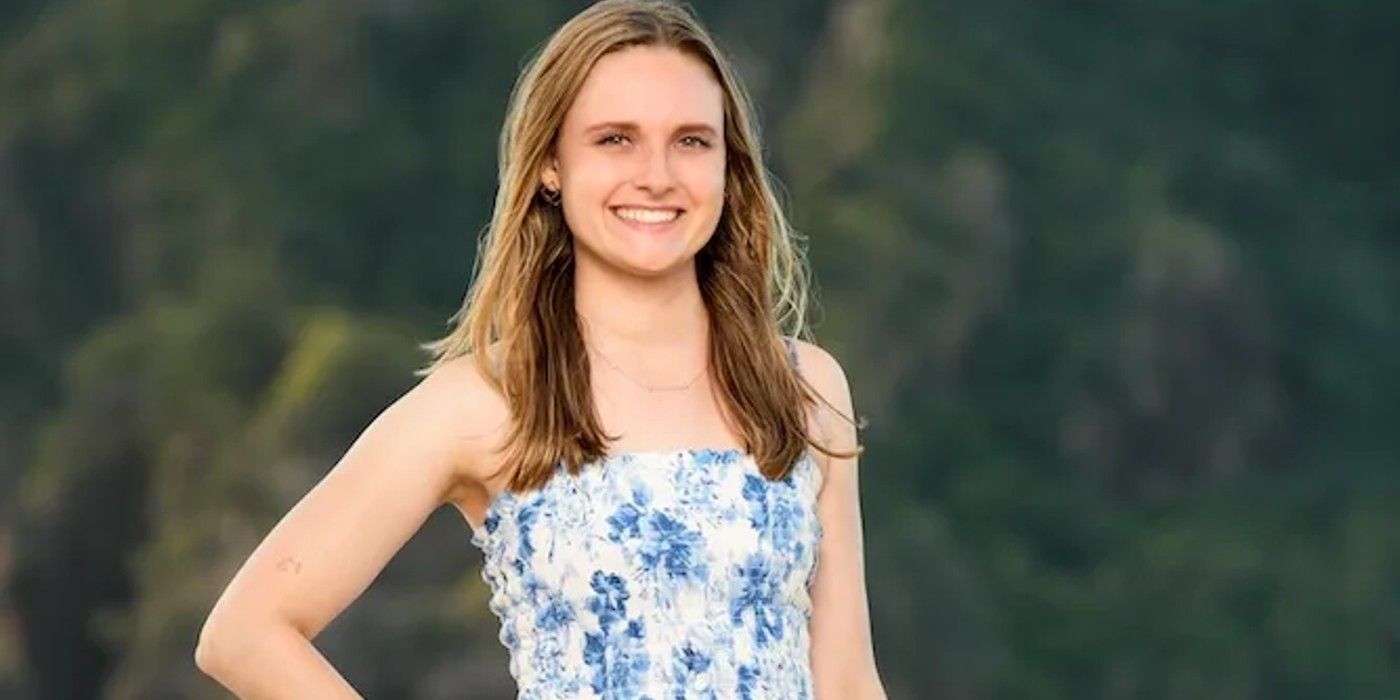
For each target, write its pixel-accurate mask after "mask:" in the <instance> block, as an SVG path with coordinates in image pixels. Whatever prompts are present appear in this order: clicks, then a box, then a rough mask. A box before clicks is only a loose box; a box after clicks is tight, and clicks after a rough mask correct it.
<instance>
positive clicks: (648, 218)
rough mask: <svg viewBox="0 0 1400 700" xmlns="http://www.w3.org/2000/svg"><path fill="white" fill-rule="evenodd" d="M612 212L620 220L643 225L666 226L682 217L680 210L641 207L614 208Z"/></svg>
mask: <svg viewBox="0 0 1400 700" xmlns="http://www.w3.org/2000/svg"><path fill="white" fill-rule="evenodd" d="M612 212H613V213H614V214H616V215H617V217H618V218H619V219H625V220H627V221H635V222H637V223H642V224H664V223H667V222H671V221H675V220H676V218H677V217H679V216H680V215H681V210H679V209H642V208H639V207H613V208H612Z"/></svg>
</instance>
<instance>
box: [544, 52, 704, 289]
mask: <svg viewBox="0 0 1400 700" xmlns="http://www.w3.org/2000/svg"><path fill="white" fill-rule="evenodd" d="M723 105H724V95H723V91H722V89H721V88H720V85H719V82H718V81H717V80H716V78H715V74H714V72H713V71H711V69H710V68H709V66H708V65H707V64H706V63H705V62H704V61H703V60H701V59H698V58H696V57H694V56H693V55H691V54H688V53H684V52H682V51H678V50H676V49H675V48H671V47H668V46H658V45H647V44H642V45H638V46H634V47H629V48H626V49H620V50H617V51H614V52H612V53H609V54H606V55H604V56H602V57H601V58H599V59H598V61H597V62H596V63H595V64H594V66H593V69H592V70H591V71H589V73H588V77H587V78H586V79H585V80H584V81H583V84H582V86H581V87H580V88H579V91H578V95H576V96H575V97H574V101H573V105H572V106H570V107H569V110H568V112H567V113H566V114H565V116H564V123H563V125H562V126H561V127H560V129H559V135H558V137H557V139H556V141H555V148H554V153H553V155H552V157H551V158H550V160H549V162H548V163H547V164H546V166H545V168H544V172H543V185H544V187H545V188H546V189H548V190H549V191H558V192H561V193H562V197H563V203H562V206H563V208H564V218H565V220H566V221H567V222H568V223H569V228H570V230H571V231H572V232H573V235H574V243H575V246H574V252H575V254H576V255H577V256H578V257H577V258H576V264H577V265H579V266H580V267H585V266H593V265H603V266H612V267H618V268H622V269H624V270H628V271H631V272H633V273H642V274H644V273H659V272H664V271H666V270H669V269H671V268H674V267H675V266H677V265H687V264H693V262H694V260H695V255H696V253H698V252H699V251H700V249H701V248H703V247H704V246H705V244H707V243H708V242H709V240H710V237H711V236H713V235H714V233H715V229H716V226H717V225H718V223H719V217H720V213H721V211H722V209H723V205H724V176H725V149H724V142H723V140H722V138H721V135H722V133H723V129H724V106H723Z"/></svg>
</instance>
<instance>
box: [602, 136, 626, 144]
mask: <svg viewBox="0 0 1400 700" xmlns="http://www.w3.org/2000/svg"><path fill="white" fill-rule="evenodd" d="M625 138H627V136H625V135H623V134H619V133H612V134H608V135H607V136H604V137H603V138H601V139H598V145H599V146H611V145H612V144H614V143H616V141H614V139H625Z"/></svg>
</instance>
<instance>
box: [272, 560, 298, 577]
mask: <svg viewBox="0 0 1400 700" xmlns="http://www.w3.org/2000/svg"><path fill="white" fill-rule="evenodd" d="M277 570H278V571H290V572H292V573H294V574H299V573H301V562H299V561H297V560H296V559H293V558H292V557H284V558H283V559H282V561H279V562H277Z"/></svg>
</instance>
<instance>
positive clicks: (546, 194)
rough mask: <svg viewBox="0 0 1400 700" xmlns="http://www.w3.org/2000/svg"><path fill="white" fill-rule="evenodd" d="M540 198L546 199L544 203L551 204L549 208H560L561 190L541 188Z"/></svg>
mask: <svg viewBox="0 0 1400 700" xmlns="http://www.w3.org/2000/svg"><path fill="white" fill-rule="evenodd" d="M540 196H541V197H543V198H544V201H546V202H549V206H551V207H557V206H559V201H560V199H561V197H560V195H559V190H551V189H549V188H548V187H541V188H540Z"/></svg>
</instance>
